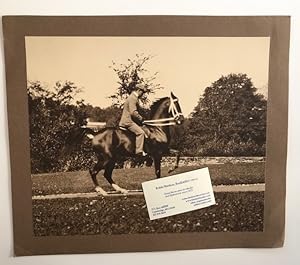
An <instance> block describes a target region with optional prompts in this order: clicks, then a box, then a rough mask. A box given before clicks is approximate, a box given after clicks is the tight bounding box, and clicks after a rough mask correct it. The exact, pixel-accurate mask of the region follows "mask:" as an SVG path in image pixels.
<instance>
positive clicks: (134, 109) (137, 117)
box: [128, 99, 144, 123]
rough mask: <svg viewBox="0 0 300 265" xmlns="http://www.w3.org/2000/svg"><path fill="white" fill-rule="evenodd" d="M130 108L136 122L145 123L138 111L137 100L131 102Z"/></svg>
mask: <svg viewBox="0 0 300 265" xmlns="http://www.w3.org/2000/svg"><path fill="white" fill-rule="evenodd" d="M128 103H129V104H128V107H129V113H130V115H131V117H132V118H133V119H134V120H137V121H139V122H140V123H142V122H143V120H144V119H143V117H142V116H141V115H140V114H139V112H138V110H137V100H134V99H131V100H130V101H129V102H128Z"/></svg>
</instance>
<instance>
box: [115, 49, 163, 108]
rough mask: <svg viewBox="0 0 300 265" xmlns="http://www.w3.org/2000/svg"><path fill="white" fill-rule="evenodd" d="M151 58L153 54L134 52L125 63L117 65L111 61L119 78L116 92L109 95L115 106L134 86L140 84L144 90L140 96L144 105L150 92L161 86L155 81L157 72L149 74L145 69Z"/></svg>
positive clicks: (121, 103) (121, 102) (123, 99)
mask: <svg viewBox="0 0 300 265" xmlns="http://www.w3.org/2000/svg"><path fill="white" fill-rule="evenodd" d="M152 58H153V56H145V55H143V54H136V56H135V58H133V59H128V60H127V63H126V64H120V65H118V64H117V63H115V62H113V63H112V66H111V68H112V69H113V71H114V72H115V73H116V74H117V76H118V78H119V81H118V84H119V86H118V87H117V90H116V92H115V93H114V94H113V95H111V96H110V98H111V99H112V100H113V102H114V104H115V105H116V106H122V105H123V103H124V101H125V99H126V98H127V97H128V95H129V94H130V93H131V92H132V90H133V89H135V87H136V86H142V87H143V88H144V89H145V91H146V93H145V94H144V96H143V98H141V102H142V104H144V105H147V104H148V103H149V99H148V96H149V95H150V94H153V93H155V91H156V90H158V89H161V88H162V86H161V85H160V84H158V83H155V80H156V77H157V74H158V72H156V73H154V74H153V75H151V74H149V71H148V70H147V69H146V64H147V63H148V62H149V61H150V60H151V59H152Z"/></svg>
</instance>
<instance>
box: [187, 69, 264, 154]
mask: <svg viewBox="0 0 300 265" xmlns="http://www.w3.org/2000/svg"><path fill="white" fill-rule="evenodd" d="M256 90H257V89H256V88H255V87H254V86H253V83H252V81H251V79H250V78H248V77H247V75H245V74H230V75H228V76H222V77H221V78H220V79H219V80H217V81H216V82H214V83H213V84H212V85H211V86H209V87H207V88H206V89H205V91H204V94H203V96H202V97H201V98H200V100H199V102H198V104H197V106H196V107H195V109H194V112H193V113H192V115H191V118H190V119H189V123H190V124H189V126H188V128H187V130H188V132H189V133H188V134H185V135H187V136H186V138H185V141H184V148H185V149H186V150H189V152H191V151H192V152H194V153H197V154H199V155H228V156H234V155H249V156H250V155H264V153H265V150H264V144H265V141H266V110H267V101H266V99H265V98H264V97H263V96H262V95H260V94H257V93H256Z"/></svg>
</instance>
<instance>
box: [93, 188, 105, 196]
mask: <svg viewBox="0 0 300 265" xmlns="http://www.w3.org/2000/svg"><path fill="white" fill-rule="evenodd" d="M95 190H96V192H97V193H100V194H101V195H102V196H107V192H106V191H105V190H104V189H102V188H101V187H96V188H95Z"/></svg>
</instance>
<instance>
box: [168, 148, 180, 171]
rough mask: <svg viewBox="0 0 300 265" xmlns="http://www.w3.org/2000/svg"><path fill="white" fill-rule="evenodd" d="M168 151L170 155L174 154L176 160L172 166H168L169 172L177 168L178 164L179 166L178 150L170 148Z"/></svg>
mask: <svg viewBox="0 0 300 265" xmlns="http://www.w3.org/2000/svg"><path fill="white" fill-rule="evenodd" d="M169 153H170V154H171V155H172V154H174V155H175V156H176V162H175V165H174V167H172V168H170V169H169V171H168V173H171V172H173V171H174V170H175V169H177V168H178V166H179V160H180V151H178V150H175V149H170V150H169Z"/></svg>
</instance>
